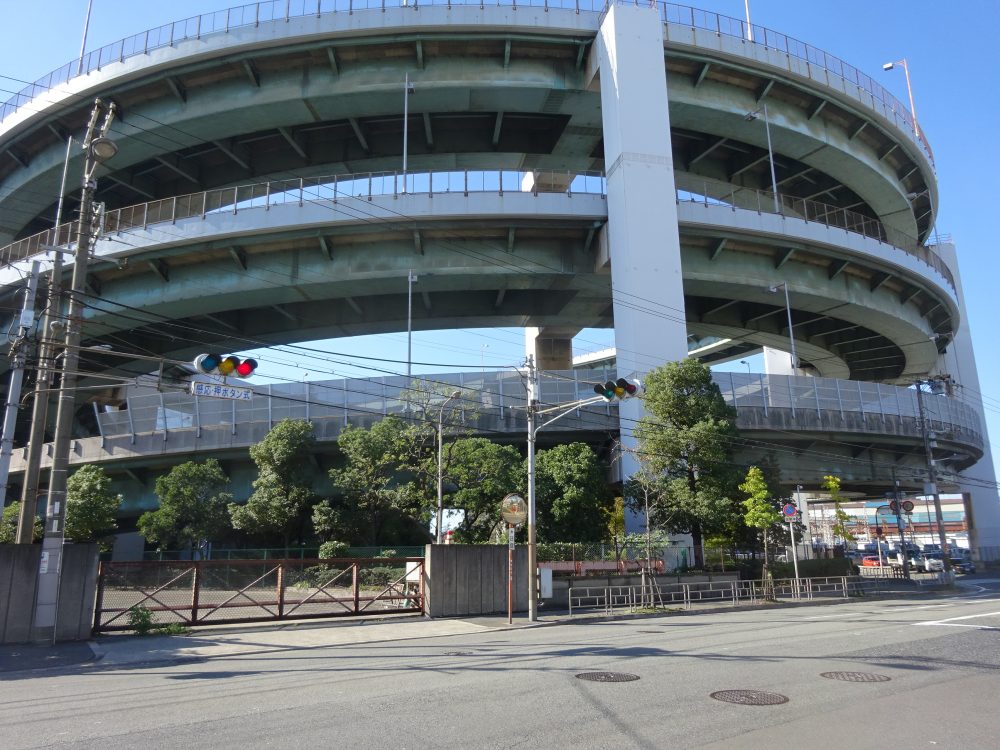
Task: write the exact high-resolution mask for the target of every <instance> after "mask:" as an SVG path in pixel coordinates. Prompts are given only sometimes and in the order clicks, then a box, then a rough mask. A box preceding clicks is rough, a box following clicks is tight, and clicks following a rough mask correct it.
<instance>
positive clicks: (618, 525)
mask: <svg viewBox="0 0 1000 750" xmlns="http://www.w3.org/2000/svg"><path fill="white" fill-rule="evenodd" d="M625 507H626V503H625V498H624V497H623V496H621V495H618V496H616V497H615V498H614V500H612V501H611V505H610V506H609V507H607V508H605V509H604V528H605V533H606V534H607V535H608V541H610V542H611V545H612V546H613V547H614V549H615V560H617V561H619V562H620V561H621V559H622V548H623V547H624V545H625Z"/></svg>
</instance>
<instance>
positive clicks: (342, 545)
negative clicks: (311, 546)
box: [319, 542, 347, 560]
mask: <svg viewBox="0 0 1000 750" xmlns="http://www.w3.org/2000/svg"><path fill="white" fill-rule="evenodd" d="M319 556H320V559H322V560H329V559H330V558H332V557H347V543H346V542H323V543H322V544H321V545H319Z"/></svg>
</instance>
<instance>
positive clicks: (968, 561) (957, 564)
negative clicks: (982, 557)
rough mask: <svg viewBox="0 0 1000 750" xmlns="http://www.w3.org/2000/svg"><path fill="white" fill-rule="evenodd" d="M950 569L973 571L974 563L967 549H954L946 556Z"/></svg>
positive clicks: (960, 571) (961, 571)
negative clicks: (949, 555)
mask: <svg viewBox="0 0 1000 750" xmlns="http://www.w3.org/2000/svg"><path fill="white" fill-rule="evenodd" d="M948 562H949V563H950V564H951V568H952V570H954V571H956V572H958V573H975V572H976V565H975V563H973V562H972V556H971V555H970V554H969V552H968V550H955V551H954V552H952V554H951V557H949V558H948Z"/></svg>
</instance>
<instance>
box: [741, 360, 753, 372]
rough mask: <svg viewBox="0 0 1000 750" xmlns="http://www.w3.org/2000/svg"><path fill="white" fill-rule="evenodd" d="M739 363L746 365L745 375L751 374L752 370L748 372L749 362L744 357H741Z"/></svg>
mask: <svg viewBox="0 0 1000 750" xmlns="http://www.w3.org/2000/svg"><path fill="white" fill-rule="evenodd" d="M740 364H741V365H746V366H747V375H752V374H753V373H752V372H750V363H749V362H747V361H746V360H745V359H741V360H740Z"/></svg>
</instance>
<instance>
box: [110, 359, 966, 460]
mask: <svg viewBox="0 0 1000 750" xmlns="http://www.w3.org/2000/svg"><path fill="white" fill-rule="evenodd" d="M547 375H548V376H551V377H546V376H547ZM610 377H614V369H613V367H609V366H599V367H591V368H578V369H575V370H568V371H564V372H552V373H543V377H542V381H541V391H540V401H541V402H542V403H543V404H559V403H568V402H572V401H575V400H577V399H580V398H585V397H588V396H592V395H593V386H594V384H595V383H603V382H604V381H605V380H607V379H609V378H610ZM712 377H713V380H714V381H715V383H716V384H717V385H718V386H719V389H720V391H721V392H722V396H723V398H724V399H725V400H726V402H727V403H729V404H730V405H731V406H733V407H734V408H735V409H736V415H737V426H739V425H740V423H741V414H745V416H747V417H749V416H751V415H753V416H755V417H757V416H762V417H763V418H764V420H763V422H760V423H756V424H755V426H757V427H766V426H767V424H768V419H769V418H771V417H773V418H774V423H775V424H776V425H781V426H782V427H783V428H785V429H787V428H789V427H792V428H794V427H795V425H796V423H801V425H802V429H804V430H808V429H818V428H821V429H842V430H843V429H845V428H844V427H843V426H840V427H837V425H836V424H834V419H835V418H836V419H837V421H838V423H839V424H841V425H843V424H846V423H848V422H850V423H853V424H854V425H855V426H854V427H852V428H851V429H853V430H854V431H863V432H872V433H879V431H880V430H882V431H885V429H886V422H887V420H888V419H890V418H898V419H900V420H905V421H907V423H910V424H915V423H916V420H917V419H918V418H919V408H918V405H917V398H916V393H915V391H913V390H912V389H909V388H901V387H898V386H887V385H882V384H880V383H865V382H861V381H851V380H838V379H835V378H811V377H798V376H785V375H755V374H747V373H727V372H721V373H714V374H713V376H712ZM420 379H421V380H423V381H424V384H423V386H422V389H421V390H423V391H424V392H425V393H426V392H431V391H433V390H434V389H435V388H439V389H440V388H447V389H449V390H455V389H456V388H458V389H459V390H460V391H461V392H462V396H461V397H460V398H458V399H456V400H455V402H454V404H455V411H454V412H453V413H452V414H451V416H450V417H449V419H450V420H451V421H454V422H456V423H461V424H464V425H466V426H469V427H472V428H477V427H479V428H482V429H484V430H489V431H498V430H499V431H504V430H508V431H522V432H523V431H524V430H525V429H526V419H525V412H524V407H525V403H526V400H525V399H526V396H525V390H524V383H523V381H522V379H521V377H520V375H519V374H518V373H516V372H505V371H499V372H482V373H462V372H458V373H443V374H440V375H429V376H424V377H422V378H420ZM409 383H410V381H408V380H407V378H406V377H405V376H392V377H380V378H370V379H350V380H330V381H318V382H305V383H287V384H272V385H265V386H254V388H253V390H254V396H255V398H254V399H253V400H252V401H235V400H234V401H225V400H221V399H213V398H207V397H202V396H194V395H191V394H188V393H186V392H154V393H149V394H146V395H133V396H129V397H128V398H127V407H126V408H124V409H120V410H115V411H105V412H100V411H99V410H98V408H97V406H96V405H95V406H94V409H95V412H96V417H97V424H98V428H99V430H100V436H101V437H103V438H109V437H112V436H121V435H126V436H127V435H131V436H132V437H133V438H134V437H135V436H136V435H140V434H157V433H162V434H163V436H164V440H165V441H166V440H168V438H169V434H170V433H171V432H174V431H179V430H194V431H197V433H198V435H199V436H200V435H201V431H202V430H212V429H215V430H218V429H223V430H229V431H230V432H231V433H232V434H233V435H236V434H238V433H239V434H243V435H246V436H248V437H249V435H250V433H251V431H250V430H248V429H244V428H245V427H248V426H249V425H251V424H260V423H264V424H267V425H269V426H270V425H273V424H276V423H277V422H280V421H281V420H282V419H305V420H308V421H312V422H314V423H324V424H329V423H331V422H333V423H336V425H335V426H336V429H335V430H334V429H331V428H328V427H324V428H323V430H322V433H321V436H322V437H325V438H334V437H336V433H337V432H339V429H340V427H342V426H346V425H348V424H369V423H371V422H372V421H375V420H378V419H381V418H382V417H384V416H387V415H390V414H396V415H400V416H402V415H404V414H405V413H406V411H407V409H408V408H410V409H412V408H413V407H412V403H413V402H411V401H408V400H407V399H408V398H412V397H409V396H408V393H409V391H408V390H407V386H408V384H409ZM924 406H925V409H926V412H927V418H928V420H929V424H930V426H931V428H932V429H934V430H935V431H937V432H938V433H939V434H940V435H941V436H942V439H943V438H944V437H946V436H950V438H951V439H953V440H955V441H956V442H959V443H962V442H964V443H966V444H973V445H977V446H980V447H981V446H982V440H983V437H982V428H981V426H980V423H979V416H978V414H977V413H976V412H975V410H974V409H972V408H971V407H970V406H968V405H966V404H964V403H962V402H961V401H959V400H957V399H954V398H949V397H946V396H943V395H940V396H936V395H930V394H928V395H927V396H926V397H925V398H924ZM769 415H770V416H769ZM789 420H790V421H789ZM616 426H617V404H614V403H610V404H601V405H594V406H589V407H585V408H582V409H579V410H577V411H576V412H574V413H573V414H571V415H570V416H568V417H566V418H565V419H564V420H562V421H561V422H559V423H558V424H557V425H554V426H553V429H569V430H587V429H590V430H607V429H615V428H616ZM897 429H898V428H897ZM318 432H320V431H318ZM914 434H919V433H914Z"/></svg>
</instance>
